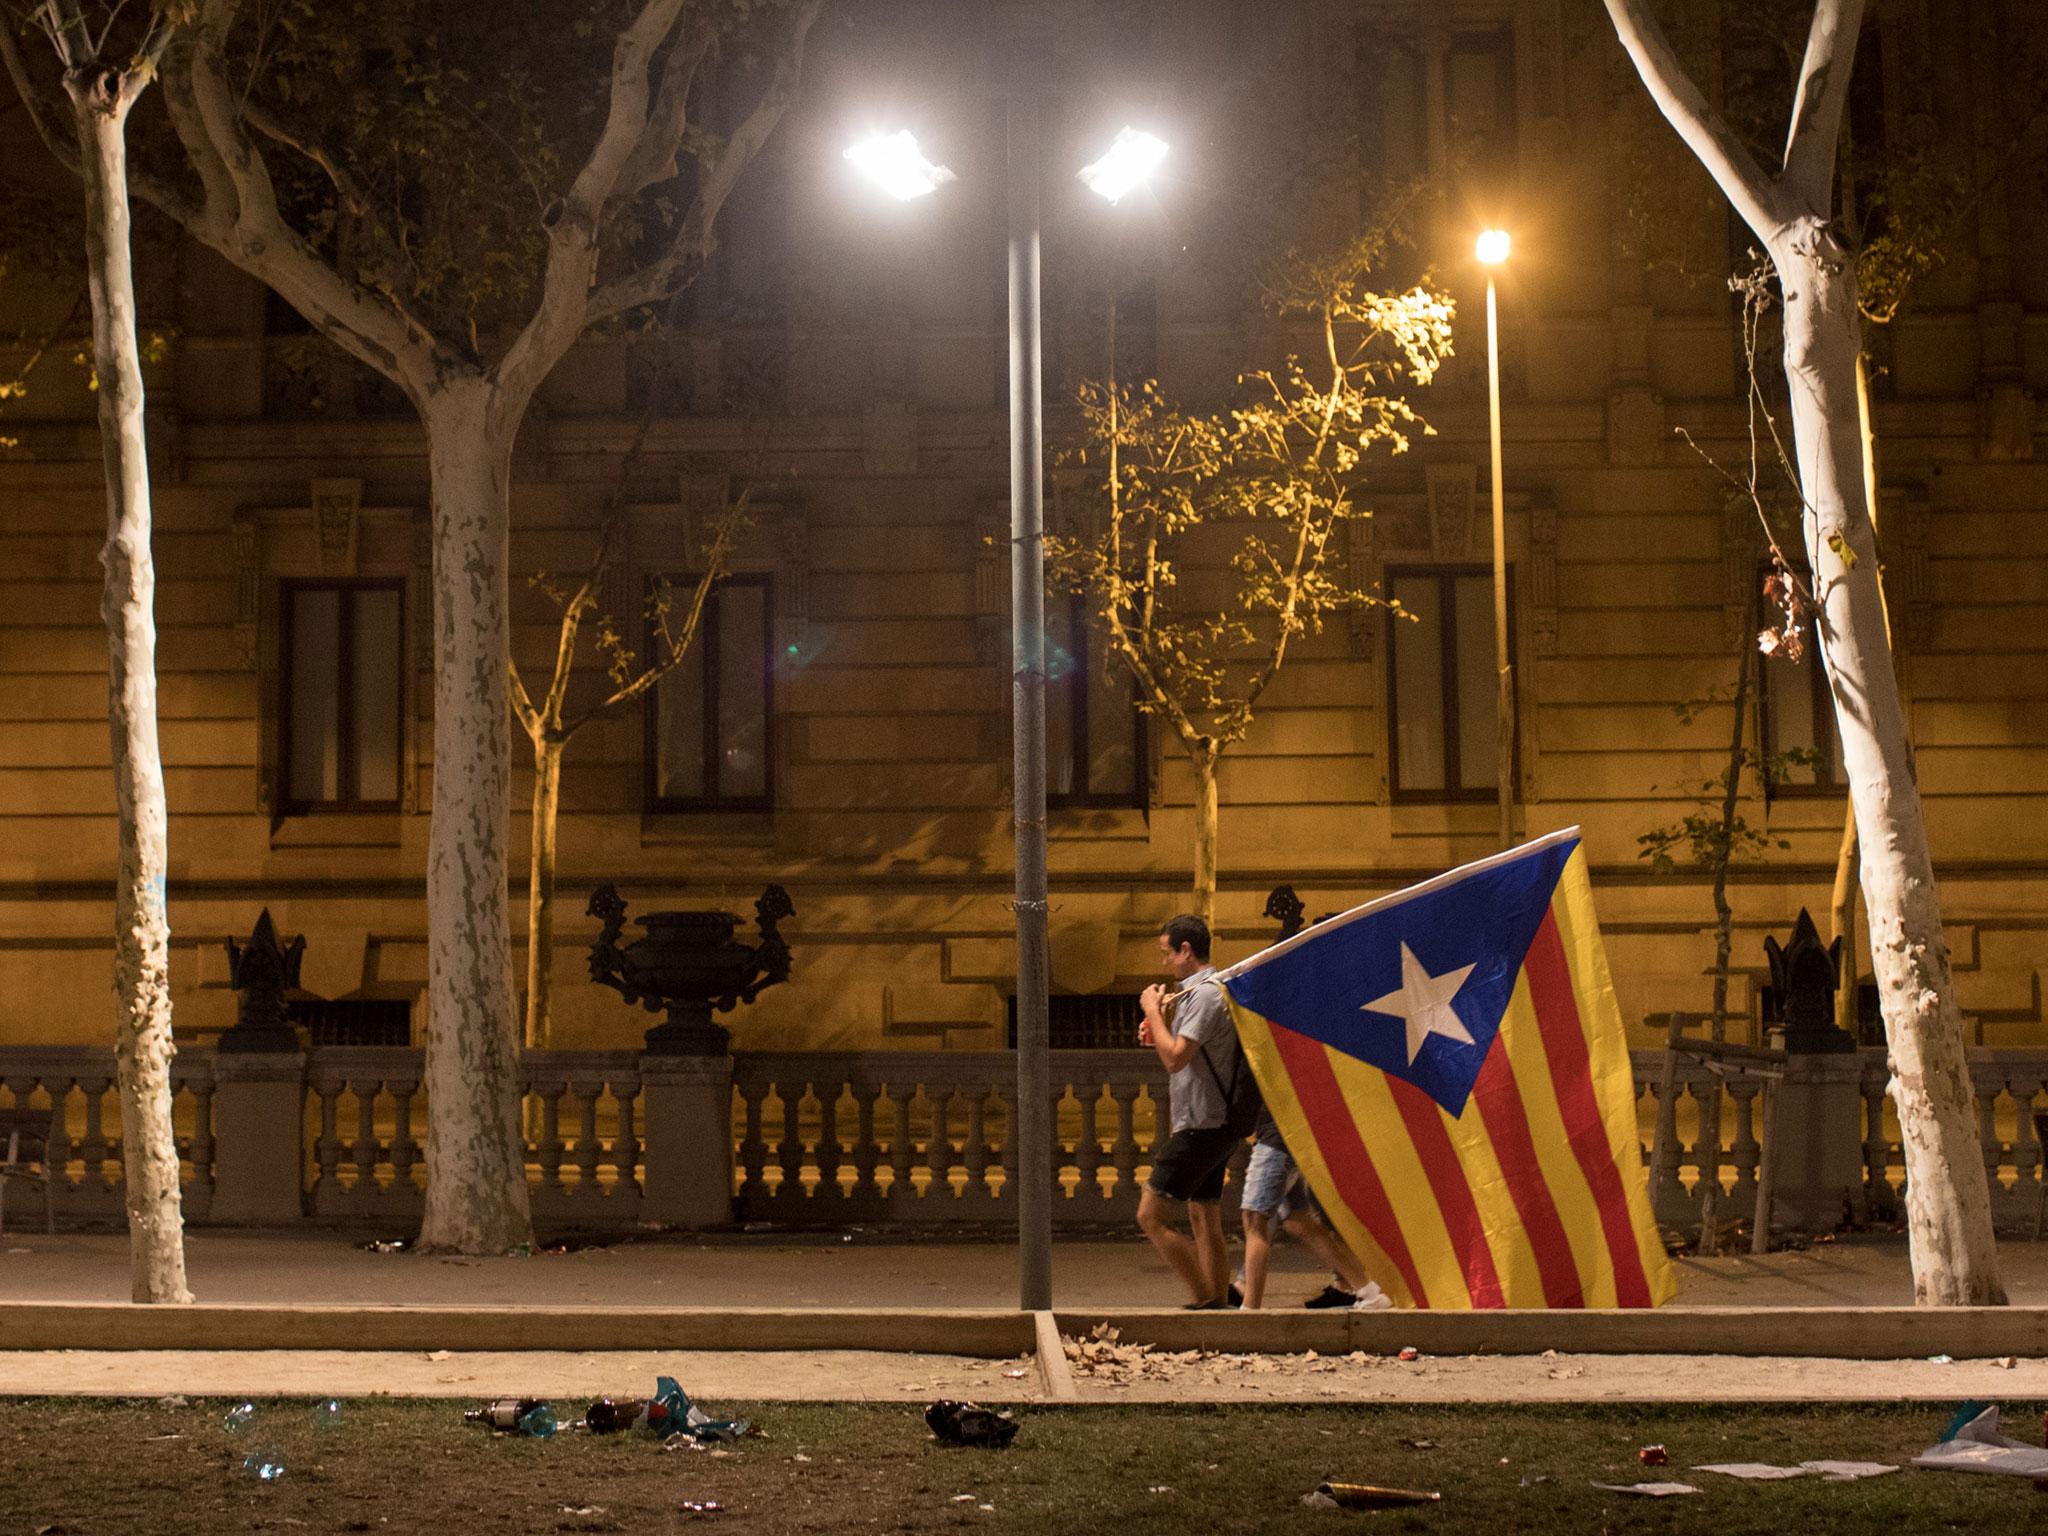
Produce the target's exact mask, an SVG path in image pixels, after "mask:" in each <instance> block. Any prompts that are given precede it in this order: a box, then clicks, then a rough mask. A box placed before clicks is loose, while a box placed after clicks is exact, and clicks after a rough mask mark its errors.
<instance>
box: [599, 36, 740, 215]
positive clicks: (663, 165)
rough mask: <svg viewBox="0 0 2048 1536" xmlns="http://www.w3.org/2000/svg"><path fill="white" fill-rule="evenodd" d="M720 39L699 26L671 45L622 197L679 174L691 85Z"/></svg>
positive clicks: (624, 176)
mask: <svg viewBox="0 0 2048 1536" xmlns="http://www.w3.org/2000/svg"><path fill="white" fill-rule="evenodd" d="M716 40H717V38H716V34H715V33H713V32H712V30H711V29H710V28H709V27H698V28H695V29H693V30H692V31H691V33H690V34H689V35H688V36H687V37H684V38H680V39H678V40H677V41H676V42H675V43H674V44H673V45H672V46H671V47H670V48H669V52H668V58H667V60H666V61H665V62H664V64H663V66H662V72H661V88H660V89H659V90H658V91H657V92H656V93H655V97H654V106H653V107H652V108H651V109H650V110H649V111H648V114H647V127H646V131H645V132H643V133H642V134H641V135H640V142H639V143H638V144H637V145H635V146H634V149H633V154H632V157H631V158H630V159H628V160H627V162H626V164H625V167H624V169H622V170H621V171H620V172H619V185H618V192H619V195H620V196H623V197H631V196H633V195H634V194H636V193H639V192H644V191H646V190H647V189H648V188H649V187H651V186H653V185H654V184H655V183H656V182H657V181H665V180H667V179H668V178H669V177H671V176H673V175H675V173H676V172H675V165H676V156H677V155H678V154H680V153H681V152H682V147H683V136H684V134H685V133H686V132H687V131H688V129H689V126H690V88H691V87H692V86H693V85H694V84H696V80H697V71H698V70H699V69H701V68H702V67H703V64H704V60H705V58H706V57H708V56H709V54H710V52H711V48H712V45H713V43H714V42H716Z"/></svg>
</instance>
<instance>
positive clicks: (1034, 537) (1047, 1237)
mask: <svg viewBox="0 0 2048 1536" xmlns="http://www.w3.org/2000/svg"><path fill="white" fill-rule="evenodd" d="M1165 155H1166V145H1165V143H1164V142H1162V141H1161V140H1159V139H1157V138H1155V137H1153V136H1152V135H1151V134H1149V133H1141V132H1139V131H1138V130H1137V129H1134V128H1129V127H1126V128H1125V129H1123V130H1122V131H1121V132H1120V133H1118V134H1117V136H1116V140H1115V142H1114V143H1112V144H1111V145H1110V148H1109V152H1108V153H1107V154H1105V155H1104V156H1103V157H1102V158H1101V159H1099V160H1097V161H1095V162H1094V163H1093V164H1091V165H1089V166H1088V167H1086V168H1085V169H1084V170H1083V171H1082V172H1081V173H1080V176H1081V179H1082V181H1084V182H1085V183H1087V185H1088V187H1089V189H1090V190H1091V191H1094V192H1096V193H1098V194H1099V195H1101V196H1102V197H1104V198H1106V199H1107V200H1108V201H1109V202H1111V203H1115V202H1117V201H1119V200H1120V199H1121V198H1122V197H1123V196H1124V195H1125V194H1126V193H1127V192H1130V191H1131V190H1132V189H1133V188H1135V187H1137V186H1140V185H1142V184H1143V182H1144V180H1145V178H1146V177H1147V176H1148V175H1149V174H1150V173H1151V171H1152V170H1153V169H1154V168H1155V167H1156V166H1157V165H1158V164H1159V162H1160V161H1161V160H1162V159H1163V158H1165ZM846 158H847V159H848V160H849V161H851V162H852V163H853V165H854V166H855V167H856V168H857V169H858V170H859V171H860V172H861V174H863V175H864V176H866V177H867V178H868V179H869V180H870V181H872V182H874V183H875V184H876V185H877V186H879V187H881V188H882V190H883V191H885V192H887V193H888V194H889V195H890V196H892V197H895V198H898V199H901V200H903V201H906V202H908V201H910V200H912V199H915V198H919V197H924V196H927V195H928V194H930V193H933V192H936V191H937V190H938V189H939V188H940V187H941V186H943V185H945V183H947V182H949V181H951V180H953V179H954V178H953V173H952V172H951V171H950V170H948V169H947V168H946V167H945V166H942V165H935V164H933V163H932V162H931V161H929V160H927V159H926V158H925V157H924V154H923V152H922V151H921V150H919V148H918V147H917V140H916V139H915V138H914V137H913V136H912V135H911V134H910V133H908V132H907V131H899V132H896V133H893V134H886V135H876V136H874V137H871V138H868V139H863V140H862V141H861V142H860V143H858V144H855V145H854V146H853V147H852V148H850V149H848V150H847V151H846ZM1008 161H1009V169H1008V179H1009V187H1008V199H1009V301H1010V302H1009V307H1010V609H1011V612H1010V640H1011V690H1010V702H1011V711H1012V714H1011V752H1012V778H1013V781H1014V795H1013V800H1012V812H1011V814H1012V817H1013V819H1014V821H1015V824H1016V849H1017V852H1016V886H1015V896H1014V900H1013V903H1012V905H1013V909H1014V911H1015V914H1016V921H1017V1096H1016V1103H1015V1105H1014V1107H1013V1111H1012V1117H1013V1118H1012V1125H1011V1135H1012V1136H1013V1137H1014V1138H1015V1140H1014V1143H1013V1144H1014V1145H1015V1147H1016V1149H1017V1256H1018V1286H1017V1289H1018V1304H1019V1305H1020V1306H1021V1307H1023V1308H1024V1310H1026V1311H1030V1312H1039V1311H1045V1310H1047V1309H1049V1308H1050V1307H1051V1306H1052V1167H1053V1163H1052V1117H1053V1113H1054V1105H1053V1097H1052V1061H1051V1057H1050V1054H1049V1050H1050V1031H1049V1029H1048V1024H1047V1018H1046V1012H1047V1009H1046V993H1047V990H1048V985H1047V969H1048V967H1047V947H1048V946H1047V938H1046V923H1047V917H1048V913H1049V902H1048V897H1047V892H1046V868H1045V865H1046V858H1045V403H1044V402H1045V393H1044V386H1043V380H1042V372H1041V367H1040V356H1041V350H1042V349H1041V344H1040V339H1039V332H1040V313H1041V310H1040V304H1039V283H1038V276H1039V272H1038V267H1039V263H1038V255H1039V218H1038V194H1039V180H1040V177H1041V175H1042V174H1043V170H1044V159H1043V151H1042V149H1041V147H1040V140H1039V101H1038V96H1037V94H1036V93H1035V92H1033V91H1031V90H1030V89H1028V88H1019V89H1016V90H1014V91H1012V92H1011V94H1010V98H1009V116H1008Z"/></svg>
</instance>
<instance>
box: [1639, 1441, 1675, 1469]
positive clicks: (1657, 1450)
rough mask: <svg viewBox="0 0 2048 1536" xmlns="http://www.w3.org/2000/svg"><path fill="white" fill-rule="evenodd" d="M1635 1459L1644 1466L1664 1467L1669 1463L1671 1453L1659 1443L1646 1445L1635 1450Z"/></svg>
mask: <svg viewBox="0 0 2048 1536" xmlns="http://www.w3.org/2000/svg"><path fill="white" fill-rule="evenodd" d="M1636 1460H1638V1461H1640V1462H1641V1463H1642V1464H1643V1465H1644V1466H1646V1467H1664V1466H1669V1465H1670V1464H1671V1453H1670V1452H1669V1451H1667V1450H1665V1449H1664V1447H1663V1446H1661V1445H1646V1446H1644V1447H1643V1448H1642V1449H1641V1450H1640V1451H1637V1452H1636Z"/></svg>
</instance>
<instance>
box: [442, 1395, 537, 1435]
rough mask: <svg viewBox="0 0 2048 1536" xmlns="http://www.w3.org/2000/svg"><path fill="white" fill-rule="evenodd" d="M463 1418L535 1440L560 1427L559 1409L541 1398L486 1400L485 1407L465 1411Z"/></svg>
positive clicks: (507, 1433) (503, 1432) (506, 1433)
mask: <svg viewBox="0 0 2048 1536" xmlns="http://www.w3.org/2000/svg"><path fill="white" fill-rule="evenodd" d="M462 1417H463V1421H464V1422H465V1423H469V1424H482V1425H484V1426H485V1427H486V1428H488V1429H493V1430H496V1431H497V1432H498V1433H499V1434H501V1435H525V1436H526V1437H527V1438H529V1439H532V1440H545V1439H547V1438H548V1437H549V1436H550V1435H552V1434H553V1433H554V1432H555V1430H556V1428H557V1427H558V1426H557V1425H556V1423H555V1410H554V1409H553V1407H551V1406H550V1405H549V1404H547V1403H544V1402H542V1401H541V1400H540V1399H539V1398H537V1397H500V1398H496V1399H494V1400H492V1401H491V1402H488V1403H485V1404H484V1405H483V1406H482V1407H481V1408H469V1409H465V1410H464V1411H463V1415H462Z"/></svg>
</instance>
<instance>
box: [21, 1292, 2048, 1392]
mask: <svg viewBox="0 0 2048 1536" xmlns="http://www.w3.org/2000/svg"><path fill="white" fill-rule="evenodd" d="M1098 1323H1108V1324H1110V1325H1111V1326H1112V1327H1114V1328H1116V1329H1118V1330H1119V1333H1120V1335H1121V1337H1122V1339H1123V1340H1124V1342H1126V1343H1131V1344H1150V1345H1156V1346H1158V1347H1160V1348H1162V1349H1176V1350H1178V1349H1209V1350H1221V1351H1229V1352H1238V1351H1243V1352H1247V1353H1253V1352H1255V1353H1267V1354H1298V1353H1301V1352H1304V1351H1307V1350H1315V1351H1317V1352H1318V1353H1320V1354H1326V1355H1328V1354H1349V1353H1350V1352H1351V1351H1353V1350H1365V1351H1367V1352H1368V1353H1372V1354H1393V1353H1395V1352H1397V1351H1398V1350H1400V1349H1402V1348H1404V1347H1406V1346H1409V1345H1413V1346H1414V1347H1415V1348H1417V1349H1419V1350H1421V1351H1422V1352H1423V1353H1424V1354H1430V1355H1479V1354H1490V1355H1538V1354H1541V1353H1542V1352H1543V1351H1545V1350H1550V1349H1554V1350H1557V1351H1558V1352H1559V1353H1561V1354H1595V1355H1744V1356H1799V1357H1806V1358H1825V1359H1844V1360H1855V1359H1871V1360H1909V1359H1914V1358H1916V1357H1925V1356H1929V1355H1952V1356H1954V1357H1955V1358H1957V1359H1983V1358H1992V1357H1997V1356H2003V1355H2016V1356H2020V1357H2023V1358H2025V1357H2035V1358H2039V1357H2048V1307H1956V1308H1924V1309H1923V1308H1916V1307H1783V1308H1762V1307H1729V1308H1715V1309H1699V1310H1678V1309H1672V1308H1665V1309H1663V1310H1661V1311H1655V1312H1639V1311H1610V1312H1337V1311H1331V1312H1305V1311H1298V1310H1292V1311H1286V1312H1279V1311H1275V1312H1183V1311H1180V1310H1178V1309H1175V1310H1170V1311H1122V1312H1099V1311H1098V1312H1072V1311H1055V1312H1052V1313H1030V1312H1017V1311H1009V1310H1002V1309H997V1308H987V1309H969V1308H923V1309H920V1308H907V1307H906V1308H866V1309H858V1310H853V1309H849V1310H832V1311H828V1310H823V1309H809V1308H766V1307H756V1308H747V1307H738V1308H717V1309H710V1308H703V1309H698V1308H670V1307H425V1306H420V1307H407V1306H333V1305H301V1306H276V1305H237V1306H221V1305H195V1306H187V1307H150V1306H136V1305H133V1304H131V1303H126V1302H22V1303H11V1304H6V1305H0V1350H49V1349H91V1350H152V1349H160V1350H179V1349H184V1350H255V1349H298V1350H307V1349H332V1350H436V1349H447V1350H457V1351H463V1350H468V1351H505V1350H543V1351H578V1352H585V1353H599V1352H606V1351H620V1350H624V1351H632V1350H694V1351H747V1350H754V1351H762V1350H766V1351H782V1350H865V1351H881V1352H887V1353H904V1354H947V1355H967V1356H976V1357H979V1358H983V1359H1004V1358H1015V1357H1018V1356H1021V1355H1024V1354H1026V1353H1029V1352H1036V1353H1037V1354H1038V1357H1039V1360H1040V1362H1041V1363H1040V1367H1039V1369H1040V1372H1041V1374H1044V1375H1047V1382H1048V1390H1051V1387H1052V1379H1051V1377H1050V1375H1049V1374H1047V1373H1049V1372H1050V1371H1052V1370H1055V1369H1063V1368H1064V1367H1065V1363H1066V1361H1065V1354H1064V1352H1063V1351H1061V1350H1059V1349H1056V1348H1054V1347H1052V1342H1051V1341H1048V1340H1047V1339H1046V1333H1047V1332H1048V1330H1050V1332H1051V1333H1052V1334H1053V1335H1054V1336H1055V1338H1056V1337H1057V1335H1060V1334H1066V1335H1076V1334H1086V1333H1087V1332H1088V1331H1089V1330H1091V1329H1092V1328H1094V1327H1095V1325H1096V1324H1098Z"/></svg>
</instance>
